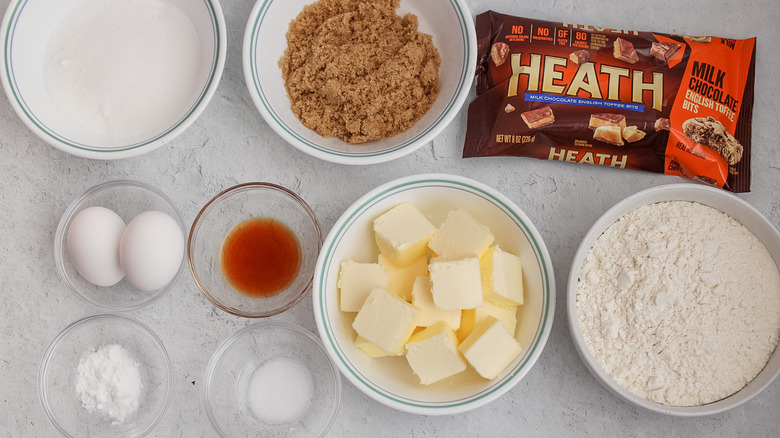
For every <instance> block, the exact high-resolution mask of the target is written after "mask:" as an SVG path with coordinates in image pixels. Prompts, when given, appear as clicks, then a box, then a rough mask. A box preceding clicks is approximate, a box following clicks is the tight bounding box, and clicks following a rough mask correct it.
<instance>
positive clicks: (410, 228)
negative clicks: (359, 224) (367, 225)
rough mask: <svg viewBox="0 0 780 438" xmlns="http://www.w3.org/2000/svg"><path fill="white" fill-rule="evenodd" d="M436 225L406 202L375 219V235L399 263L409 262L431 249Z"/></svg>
mask: <svg viewBox="0 0 780 438" xmlns="http://www.w3.org/2000/svg"><path fill="white" fill-rule="evenodd" d="M435 231H436V227H434V226H433V224H431V223H430V221H428V219H427V218H426V217H425V215H423V214H422V213H420V211H419V210H417V209H416V208H415V207H414V205H412V204H411V203H409V202H404V203H401V204H398V205H396V206H395V207H393V208H391V209H390V210H389V211H387V212H386V213H384V214H383V215H381V216H379V217H378V218H376V219H374V237H375V239H376V244H377V246H378V247H379V250H380V251H382V254H384V255H385V256H387V258H389V259H390V260H391V261H392V262H393V263H395V264H396V265H398V266H406V265H408V264H410V263H412V262H413V261H415V260H417V259H418V258H420V257H422V256H424V255H425V253H427V252H428V248H427V245H428V241H429V240H430V238H431V236H432V235H433V233H434V232H435Z"/></svg>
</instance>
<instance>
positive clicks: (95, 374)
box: [76, 344, 143, 424]
mask: <svg viewBox="0 0 780 438" xmlns="http://www.w3.org/2000/svg"><path fill="white" fill-rule="evenodd" d="M139 368H140V366H139V364H138V363H137V362H136V361H134V360H133V358H132V357H131V356H130V354H129V353H128V352H127V350H125V349H124V348H122V346H120V345H117V344H110V345H104V346H102V347H100V348H99V349H98V350H97V351H92V352H89V353H87V354H85V355H84V356H82V358H81V360H79V364H78V366H77V368H76V372H77V376H76V392H77V393H78V396H79V400H80V401H81V404H82V405H83V406H84V408H85V409H86V410H87V411H89V412H100V413H102V414H105V415H107V416H108V417H109V418H110V419H111V420H112V423H113V424H121V423H124V422H125V421H127V419H128V418H130V416H132V415H133V413H135V411H136V410H137V409H138V404H139V400H140V397H141V391H142V390H143V385H142V384H141V373H140V372H139Z"/></svg>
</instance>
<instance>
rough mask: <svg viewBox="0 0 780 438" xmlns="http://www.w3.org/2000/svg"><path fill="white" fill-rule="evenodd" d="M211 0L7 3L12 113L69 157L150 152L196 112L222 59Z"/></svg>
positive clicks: (6, 69) (1, 60)
mask: <svg viewBox="0 0 780 438" xmlns="http://www.w3.org/2000/svg"><path fill="white" fill-rule="evenodd" d="M225 40H226V36H225V22H224V17H223V15H222V9H221V7H220V5H219V3H218V1H217V0H194V1H183V0H67V1H58V0H15V1H12V2H11V4H10V5H9V7H8V10H7V12H6V14H5V17H4V19H3V24H2V44H3V46H2V57H0V67H2V68H1V69H0V70H1V71H2V73H1V74H0V77H2V82H3V87H4V88H5V92H6V95H7V96H8V100H9V101H10V102H11V105H12V106H13V108H14V110H15V111H16V113H17V114H18V115H19V117H20V118H21V120H22V121H23V122H24V123H25V124H26V125H27V126H28V127H29V128H30V129H31V130H32V131H33V132H34V133H35V134H36V135H38V136H39V137H40V138H41V139H43V140H44V141H46V142H47V143H49V144H51V145H53V146H54V147H56V148H57V149H60V150H62V151H65V152H67V153H70V154H74V155H78V156H82V157H87V158H93V159H116V158H126V157H131V156H136V155H140V154H142V153H146V152H149V151H151V150H154V149H156V148H158V147H160V146H162V145H164V144H166V143H168V142H170V141H171V140H173V139H174V138H175V137H176V136H178V135H179V134H181V133H182V132H183V131H184V130H185V129H186V128H187V127H188V126H190V125H191V124H192V122H194V121H195V119H196V118H197V117H198V116H199V115H200V114H201V113H202V112H203V110H204V109H205V107H206V105H207V104H208V102H209V100H210V99H211V97H212V95H213V94H214V91H215V90H216V87H217V84H218V82H219V79H220V76H221V74H222V69H223V67H224V63H225V51H226V44H225Z"/></svg>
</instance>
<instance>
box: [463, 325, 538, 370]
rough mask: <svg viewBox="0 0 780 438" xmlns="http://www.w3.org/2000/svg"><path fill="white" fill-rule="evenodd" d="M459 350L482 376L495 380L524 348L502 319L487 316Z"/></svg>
mask: <svg viewBox="0 0 780 438" xmlns="http://www.w3.org/2000/svg"><path fill="white" fill-rule="evenodd" d="M458 350H459V351H460V352H461V353H462V354H463V356H464V357H465V358H466V360H467V361H468V363H469V364H470V365H471V366H472V367H474V369H475V370H477V372H478V373H479V375H480V376H482V377H484V378H486V379H489V380H493V379H495V378H496V377H498V375H499V374H501V372H503V371H504V370H505V369H506V367H507V366H509V364H510V363H512V361H513V360H515V358H516V357H517V356H518V355H520V352H522V351H523V348H522V347H521V346H520V344H518V343H517V340H516V339H515V338H514V336H512V335H510V334H509V332H508V331H507V330H506V327H504V324H503V323H502V322H501V321H499V320H498V319H496V318H494V317H493V316H487V317H485V319H483V320H482V321H480V322H479V323H477V326H476V327H475V328H474V331H473V332H471V334H470V335H469V336H468V337H467V338H466V339H465V340H464V341H463V342H462V343H461V344H460V346H459V347H458Z"/></svg>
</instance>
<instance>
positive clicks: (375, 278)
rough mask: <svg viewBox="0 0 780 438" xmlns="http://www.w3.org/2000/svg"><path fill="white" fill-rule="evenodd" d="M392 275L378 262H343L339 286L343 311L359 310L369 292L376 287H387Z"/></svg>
mask: <svg viewBox="0 0 780 438" xmlns="http://www.w3.org/2000/svg"><path fill="white" fill-rule="evenodd" d="M389 285H390V277H389V275H388V274H387V272H386V271H385V270H384V269H383V268H382V267H381V266H380V265H379V264H378V263H357V262H355V261H352V260H347V261H346V262H343V263H342V264H341V271H340V272H339V279H338V287H339V290H340V291H341V311H342V312H357V311H359V310H360V308H361V307H363V302H364V301H365V300H366V297H368V294H369V293H370V292H371V291H372V290H374V289H375V288H378V287H381V288H387V287H388V286H389Z"/></svg>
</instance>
